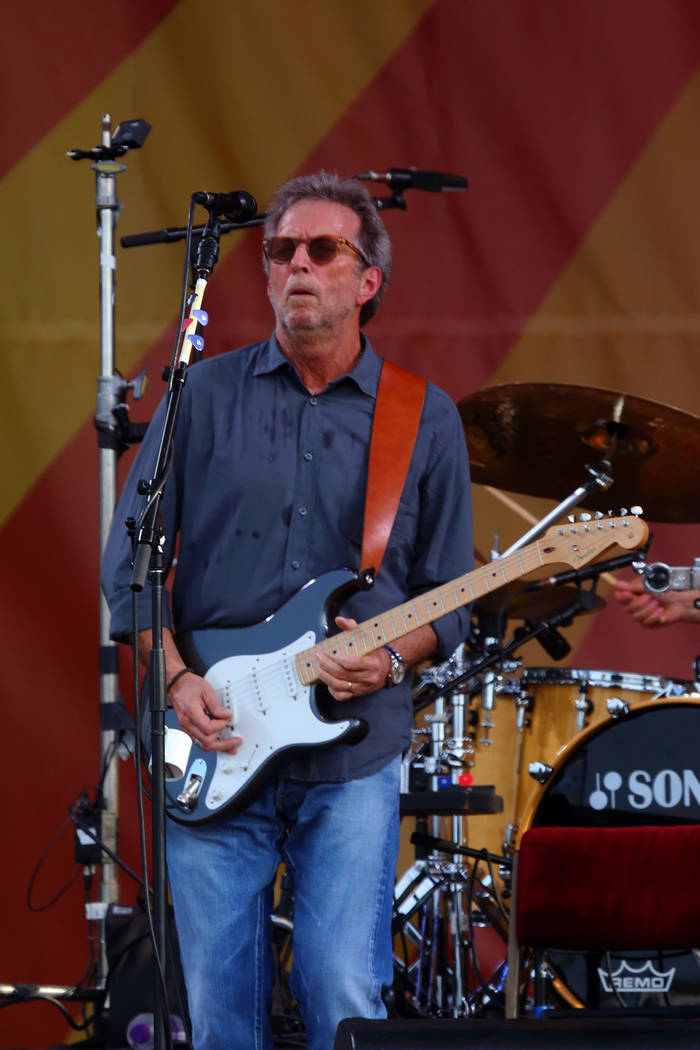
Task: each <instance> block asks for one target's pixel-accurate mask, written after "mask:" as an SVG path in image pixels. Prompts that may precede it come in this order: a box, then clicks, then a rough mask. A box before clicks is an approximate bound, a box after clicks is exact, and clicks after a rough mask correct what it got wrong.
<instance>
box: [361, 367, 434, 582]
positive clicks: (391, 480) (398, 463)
mask: <svg viewBox="0 0 700 1050" xmlns="http://www.w3.org/2000/svg"><path fill="white" fill-rule="evenodd" d="M425 388H426V381H425V379H422V378H421V377H420V376H417V375H414V374H413V373H412V372H407V371H406V370H405V369H404V368H399V366H398V365H395V364H392V362H391V361H384V362H383V364H382V371H381V375H380V377H379V386H378V388H377V399H376V401H375V405H374V418H373V421H372V438H371V441H370V449H369V470H368V473H367V496H366V498H365V522H364V531H363V535H362V557H361V560H360V569H369V568H373V569H374V571H375V574H376V573H377V572H378V571H379V566H380V565H381V562H382V558H383V557H384V551H385V550H386V545H387V543H388V541H389V534H390V532H391V528H392V525H393V524H394V518H395V517H396V511H397V510H398V506H399V500H400V498H401V492H402V491H403V486H404V482H405V481H406V475H407V474H408V467H409V464H410V462H411V456H412V455H413V448H414V445H415V443H416V435H417V433H418V425H419V423H420V417H421V412H422V410H423V399H424V397H425Z"/></svg>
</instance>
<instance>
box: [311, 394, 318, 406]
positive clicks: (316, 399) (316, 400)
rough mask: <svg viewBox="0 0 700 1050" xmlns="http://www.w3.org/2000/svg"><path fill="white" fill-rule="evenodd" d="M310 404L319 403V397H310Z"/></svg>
mask: <svg viewBox="0 0 700 1050" xmlns="http://www.w3.org/2000/svg"><path fill="white" fill-rule="evenodd" d="M309 404H310V405H317V404H318V398H317V397H315V396H314V397H310V398H309Z"/></svg>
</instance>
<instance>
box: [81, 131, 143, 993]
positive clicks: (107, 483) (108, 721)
mask: <svg viewBox="0 0 700 1050" xmlns="http://www.w3.org/2000/svg"><path fill="white" fill-rule="evenodd" d="M149 131H150V124H148V123H147V122H146V121H145V120H132V121H125V122H122V123H120V124H119V126H118V127H117V129H116V131H115V133H114V135H112V118H111V116H110V115H109V113H105V114H104V115H103V116H102V136H101V144H100V146H98V147H96V148H95V149H91V150H79V149H75V150H71V151H69V152H68V154H67V156H68V157H70V158H71V159H72V160H92V161H93V163H92V165H91V167H92V169H93V171H94V172H95V184H96V208H97V225H98V236H99V251H100V375H99V377H98V381H97V403H96V412H95V420H94V421H95V427H96V429H97V433H98V446H99V543H100V559H101V558H102V555H103V552H104V545H105V542H106V539H107V533H108V531H109V527H110V525H111V522H112V517H113V514H114V508H115V505H116V498H117V458H118V456H119V454H120V453H121V452H123V451H124V450H125V449H126V448H128V447H129V445H130V444H131V443H132V442H133V441H139V440H140V439H141V437H142V436H143V430H144V429H145V428H144V427H141V426H139V425H138V424H131V423H129V420H128V408H127V406H126V395H127V391H128V390H133V391H134V395H135V397H136V399H137V400H138V399H139V398H140V397H141V395H142V392H143V376H141V377H139V378H138V379H137V380H136V381H135V382H134V383H127V382H126V381H125V380H124V379H123V378H122V377H121V376H116V375H115V374H114V289H115V280H114V273H115V256H114V227H115V225H116V222H117V218H118V216H119V212H120V205H119V202H118V199H117V183H116V176H117V175H118V174H120V173H121V172H122V171H126V166H125V165H124V164H121V163H119V162H118V161H117V157H122V156H124V154H126V152H127V151H128V150H130V149H138V148H140V147H141V146H142V145H143V142H144V141H145V139H146V136H147V135H148V132H149ZM109 632H110V617H109V609H108V607H107V603H106V601H105V598H104V596H103V595H102V593H101V592H100V653H99V674H100V772H101V799H100V800H98V802H99V804H100V807H101V812H100V821H101V836H100V837H101V841H102V842H104V844H105V845H106V846H107V847H109V851H111V853H110V852H107V854H106V856H103V857H102V860H101V865H100V871H101V877H100V887H99V898H100V899H99V902H96V903H95V904H93V905H92V906H91V907H90V917H91V918H94V919H97V921H98V928H99V931H100V932H99V951H98V960H97V980H96V983H97V985H98V987H101V988H104V987H105V985H106V979H107V951H106V940H105V918H106V914H107V909H108V906H109V905H110V904H113V903H118V901H119V896H120V887H119V881H118V878H117V866H116V864H115V863H114V861H113V860H112V859H110V858H111V857H113V856H115V855H116V854H117V850H118V840H119V831H118V827H119V814H118V797H119V771H118V766H117V748H118V745H119V741H120V738H121V735H122V733H123V731H124V729H125V728H126V726H125V719H124V712H123V708H122V707H121V704H120V697H119V685H118V671H119V660H118V645H117V643H116V642H113V641H112V640H111V639H110V636H109Z"/></svg>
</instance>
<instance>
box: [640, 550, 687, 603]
mask: <svg viewBox="0 0 700 1050" xmlns="http://www.w3.org/2000/svg"><path fill="white" fill-rule="evenodd" d="M642 580H643V583H644V586H645V587H646V589H647V590H648V591H651V592H652V594H663V592H664V591H695V590H697V589H698V588H700V558H694V559H693V564H692V565H688V566H673V567H672V566H669V565H666V564H664V562H662V561H655V562H652V564H651V565H647V566H645V568H644V571H643V573H642Z"/></svg>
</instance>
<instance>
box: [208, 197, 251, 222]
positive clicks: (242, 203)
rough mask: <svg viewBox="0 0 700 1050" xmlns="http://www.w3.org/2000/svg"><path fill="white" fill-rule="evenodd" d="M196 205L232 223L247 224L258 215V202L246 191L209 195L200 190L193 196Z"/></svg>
mask: <svg viewBox="0 0 700 1050" xmlns="http://www.w3.org/2000/svg"><path fill="white" fill-rule="evenodd" d="M192 200H193V201H194V202H195V204H201V205H202V206H203V207H204V208H206V209H207V210H208V211H210V212H215V213H216V214H217V215H225V216H226V218H227V219H229V221H230V222H247V221H248V219H252V218H253V217H254V216H255V215H257V211H258V202H257V201H256V199H255V197H253V195H252V194H250V193H246V191H245V190H233V192H232V193H207V191H206V190H198V191H197V192H196V193H193V194H192Z"/></svg>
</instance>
